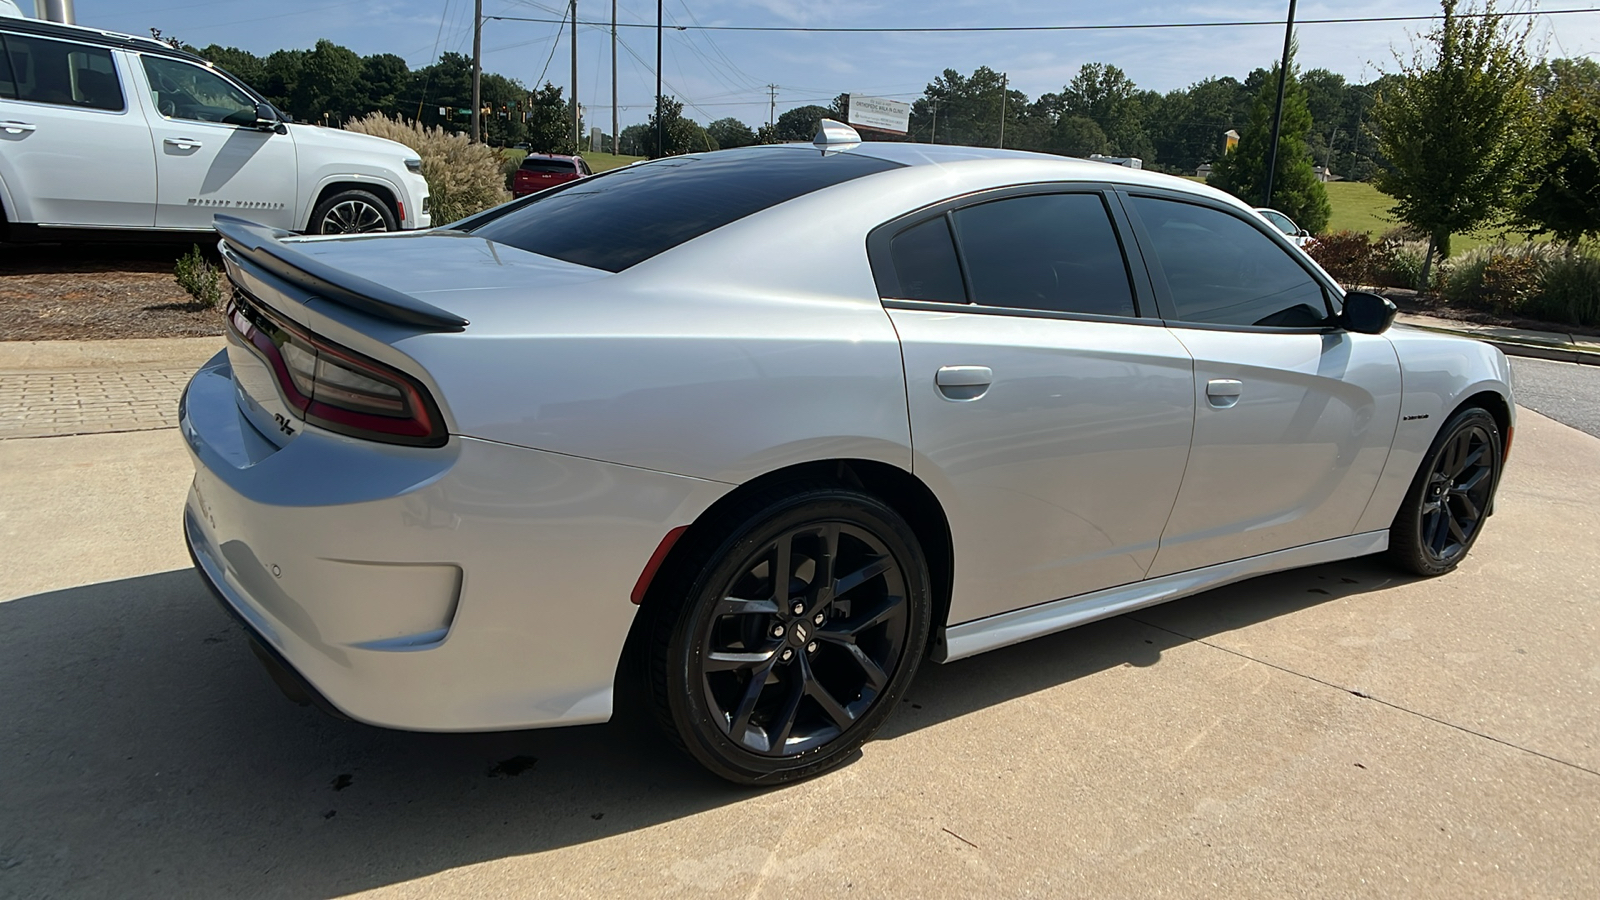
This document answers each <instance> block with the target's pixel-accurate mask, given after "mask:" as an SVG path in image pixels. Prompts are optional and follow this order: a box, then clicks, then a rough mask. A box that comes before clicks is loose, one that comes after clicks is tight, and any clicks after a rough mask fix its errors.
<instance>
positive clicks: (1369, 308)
mask: <svg viewBox="0 0 1600 900" xmlns="http://www.w3.org/2000/svg"><path fill="white" fill-rule="evenodd" d="M1398 312H1400V309H1399V307H1397V306H1395V305H1394V303H1392V302H1390V300H1389V298H1388V297H1380V296H1378V295H1377V294H1369V293H1367V292H1366V291H1349V292H1347V293H1346V294H1345V295H1344V312H1342V313H1340V314H1339V319H1338V325H1339V327H1340V328H1343V329H1344V330H1346V331H1354V332H1356V333H1357V334H1383V333H1384V332H1385V331H1388V330H1389V326H1390V325H1393V324H1394V317H1395V314H1396V313H1398Z"/></svg>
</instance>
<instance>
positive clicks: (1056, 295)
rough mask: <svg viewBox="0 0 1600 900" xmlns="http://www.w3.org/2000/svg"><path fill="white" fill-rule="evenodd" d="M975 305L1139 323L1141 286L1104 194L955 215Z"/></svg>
mask: <svg viewBox="0 0 1600 900" xmlns="http://www.w3.org/2000/svg"><path fill="white" fill-rule="evenodd" d="M951 219H952V221H953V222H954V223H955V231H956V240H957V241H958V242H959V243H960V245H961V258H962V259H963V260H964V261H965V262H966V265H967V278H968V279H969V280H970V281H971V282H972V302H974V303H980V304H983V305H985V306H1004V307H1010V308H1013V309H1037V310H1047V311H1051V312H1065V313H1080V314H1090V315H1101V316H1133V315H1137V313H1136V312H1135V307H1134V302H1133V284H1132V282H1131V281H1130V280H1129V276H1128V265H1127V262H1126V260H1125V259H1124V258H1123V255H1122V245H1121V243H1119V242H1118V240H1117V234H1116V231H1115V228H1114V226H1113V225H1112V224H1111V215H1110V213H1109V212H1108V211H1107V209H1106V205H1105V201H1104V199H1102V198H1101V196H1100V195H1099V194H1098V193H1075V194H1032V195H1028V196H1022V197H1009V198H1006V199H1003V200H994V201H990V202H988V203H980V204H978V205H976V206H969V207H966V208H964V209H958V210H956V211H955V212H954V213H953V214H952V216H951Z"/></svg>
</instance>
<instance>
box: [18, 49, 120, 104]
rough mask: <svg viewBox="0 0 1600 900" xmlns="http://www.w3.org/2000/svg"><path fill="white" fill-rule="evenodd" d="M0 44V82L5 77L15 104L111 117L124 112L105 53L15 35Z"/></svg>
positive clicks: (108, 54)
mask: <svg viewBox="0 0 1600 900" xmlns="http://www.w3.org/2000/svg"><path fill="white" fill-rule="evenodd" d="M0 42H3V43H4V46H5V55H6V60H7V62H9V63H10V71H9V72H8V73H5V75H3V76H0V78H6V77H8V78H9V86H10V87H11V90H12V91H13V92H14V96H15V97H16V99H18V100H27V101H30V102H33V103H51V104H55V105H56V106H76V107H79V108H82V109H103V110H109V111H111V112H121V111H122V110H123V109H124V108H125V105H124V103H123V99H122V85H121V83H120V82H118V80H117V67H116V65H115V64H114V63H112V61H111V51H110V50H107V49H106V48H104V47H86V46H84V45H82V44H71V43H67V42H66V41H52V40H48V39H46V38H36V37H25V36H23V35H18V34H8V35H5V36H4V37H3V38H0ZM5 86H7V81H5V80H0V90H3V89H4V87H5ZM7 96H13V94H7Z"/></svg>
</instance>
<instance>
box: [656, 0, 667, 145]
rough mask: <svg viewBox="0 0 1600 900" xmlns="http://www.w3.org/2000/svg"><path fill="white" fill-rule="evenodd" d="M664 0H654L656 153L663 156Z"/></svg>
mask: <svg viewBox="0 0 1600 900" xmlns="http://www.w3.org/2000/svg"><path fill="white" fill-rule="evenodd" d="M665 2H666V0H656V155H657V156H665V155H666V152H667V145H666V144H665V143H664V142H663V141H662V139H661V135H662V127H661V7H662V4H663V3H665Z"/></svg>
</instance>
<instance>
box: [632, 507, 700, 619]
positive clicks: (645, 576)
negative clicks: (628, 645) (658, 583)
mask: <svg viewBox="0 0 1600 900" xmlns="http://www.w3.org/2000/svg"><path fill="white" fill-rule="evenodd" d="M688 530H689V526H687V525H679V526H678V527H677V528H674V529H672V530H671V531H669V532H667V534H666V537H663V538H662V539H661V543H660V544H659V545H658V546H657V547H656V552H654V553H652V554H650V561H649V562H647V563H645V564H644V571H643V572H640V573H639V581H638V583H637V584H635V585H634V586H633V605H634V606H638V605H639V604H641V603H643V602H644V595H645V592H646V591H648V590H650V582H652V581H654V580H655V577H656V570H657V569H659V568H661V564H662V563H663V562H665V561H666V558H667V554H668V553H671V552H672V545H673V544H676V543H677V542H678V538H681V537H683V533H684V532H685V531H688Z"/></svg>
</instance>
